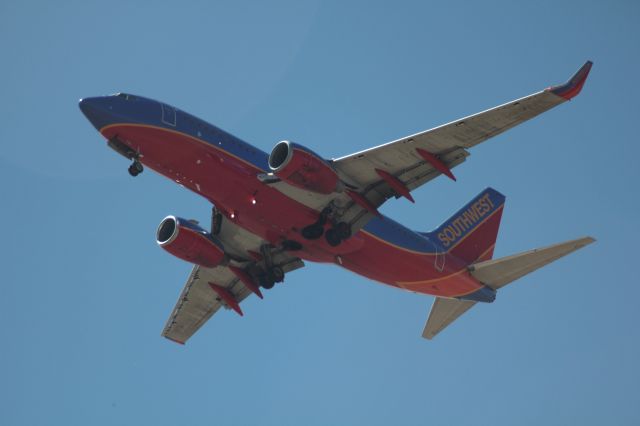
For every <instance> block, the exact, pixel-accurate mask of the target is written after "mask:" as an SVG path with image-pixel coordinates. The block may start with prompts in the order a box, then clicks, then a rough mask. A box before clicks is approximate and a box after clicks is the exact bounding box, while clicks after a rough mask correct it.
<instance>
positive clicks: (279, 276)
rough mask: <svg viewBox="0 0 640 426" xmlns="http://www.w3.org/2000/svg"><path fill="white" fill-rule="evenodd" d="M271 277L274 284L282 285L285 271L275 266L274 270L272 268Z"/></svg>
mask: <svg viewBox="0 0 640 426" xmlns="http://www.w3.org/2000/svg"><path fill="white" fill-rule="evenodd" d="M269 275H270V278H273V281H274V282H277V283H281V282H282V281H284V271H283V270H282V268H281V267H279V266H274V267H273V268H271V271H270V273H269Z"/></svg>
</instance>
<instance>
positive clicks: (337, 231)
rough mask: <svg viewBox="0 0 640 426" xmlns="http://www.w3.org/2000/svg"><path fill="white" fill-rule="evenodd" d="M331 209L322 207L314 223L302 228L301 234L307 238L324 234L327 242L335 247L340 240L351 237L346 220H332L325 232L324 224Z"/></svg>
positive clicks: (312, 238)
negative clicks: (330, 225)
mask: <svg viewBox="0 0 640 426" xmlns="http://www.w3.org/2000/svg"><path fill="white" fill-rule="evenodd" d="M330 214H331V209H330V208H329V207H326V208H324V209H323V210H322V211H321V212H320V217H319V218H318V220H317V221H316V222H315V223H312V224H311V225H308V226H305V227H304V228H302V231H301V234H302V236H303V237H304V238H305V239H307V240H317V239H318V238H320V237H322V235H323V234H324V238H325V240H327V244H329V245H330V246H331V247H337V246H338V245H340V243H341V242H343V241H344V240H347V239H349V238H350V237H351V225H349V224H348V223H347V222H337V223H335V222H333V221H331V222H332V224H333V226H332V227H331V228H330V229H328V230H327V231H326V232H325V230H324V226H325V225H326V223H327V222H328V221H329V220H330V219H329V215H330Z"/></svg>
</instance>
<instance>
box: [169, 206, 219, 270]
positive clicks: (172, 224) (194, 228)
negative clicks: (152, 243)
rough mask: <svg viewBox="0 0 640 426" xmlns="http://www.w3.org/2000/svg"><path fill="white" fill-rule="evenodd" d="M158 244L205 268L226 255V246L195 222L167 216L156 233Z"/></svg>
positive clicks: (212, 265) (210, 266)
mask: <svg viewBox="0 0 640 426" xmlns="http://www.w3.org/2000/svg"><path fill="white" fill-rule="evenodd" d="M156 241H157V242H158V245H159V246H160V247H162V248H163V249H165V250H166V251H168V252H169V253H171V254H172V255H174V256H176V257H178V258H180V259H182V260H186V261H187V262H190V263H195V264H196V265H200V266H204V267H205V268H214V267H216V266H218V265H219V264H220V263H221V262H222V261H223V260H224V257H225V254H224V247H223V246H222V244H221V243H220V242H219V241H218V240H216V239H215V237H213V236H212V235H211V234H210V233H208V232H207V231H205V230H204V229H202V228H201V227H199V226H198V225H196V224H195V223H193V222H191V221H188V220H186V219H182V218H179V217H176V216H167V217H166V218H164V220H163V221H162V222H160V226H158V231H157V233H156Z"/></svg>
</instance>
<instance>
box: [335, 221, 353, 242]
mask: <svg viewBox="0 0 640 426" xmlns="http://www.w3.org/2000/svg"><path fill="white" fill-rule="evenodd" d="M335 229H336V233H337V234H338V236H339V237H340V238H341V239H342V240H348V239H349V238H351V226H349V224H348V223H347V222H340V223H338V224H337V225H336V227H335Z"/></svg>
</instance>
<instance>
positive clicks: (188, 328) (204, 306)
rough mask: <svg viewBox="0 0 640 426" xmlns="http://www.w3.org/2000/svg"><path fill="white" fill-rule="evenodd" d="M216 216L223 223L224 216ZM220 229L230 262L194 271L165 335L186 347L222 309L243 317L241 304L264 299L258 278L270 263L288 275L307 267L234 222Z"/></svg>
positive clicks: (225, 223)
mask: <svg viewBox="0 0 640 426" xmlns="http://www.w3.org/2000/svg"><path fill="white" fill-rule="evenodd" d="M216 216H217V217H218V219H217V220H221V219H220V218H221V216H218V215H214V218H215V217H216ZM213 222H215V220H214V221H213ZM217 228H219V231H218V232H217V235H216V236H217V237H218V238H219V239H220V240H221V241H222V243H223V245H224V247H225V251H227V252H228V255H229V257H230V259H229V261H228V263H227V264H225V265H220V266H217V267H215V268H204V267H200V266H195V267H194V268H193V270H192V271H191V274H190V275H189V278H188V279H187V282H186V284H185V285H184V288H183V289H182V293H181V294H180V297H179V298H178V301H177V303H176V305H175V307H174V308H173V311H172V312H171V315H170V316H169V319H168V320H167V323H166V325H165V327H164V330H163V331H162V335H163V336H164V337H166V338H167V339H169V340H173V341H174V342H177V343H181V344H184V343H185V342H186V341H187V340H188V339H189V338H190V337H191V336H192V335H193V334H194V333H195V332H196V331H198V329H199V328H200V327H202V325H203V324H204V323H205V322H207V320H208V319H209V318H211V317H212V316H213V314H215V313H216V312H218V310H219V309H220V308H221V307H224V308H226V309H233V310H235V311H236V312H238V313H239V314H240V315H242V310H241V309H240V302H242V301H243V300H244V299H246V298H247V297H248V296H250V295H251V294H252V293H254V294H256V295H258V296H259V297H262V294H261V292H260V289H259V288H258V285H257V284H256V283H257V282H258V280H257V276H258V275H259V274H260V273H261V272H262V271H264V270H266V267H267V263H269V264H270V265H273V266H279V267H281V268H282V270H283V271H284V272H285V273H287V272H290V271H293V270H295V269H298V268H301V267H303V266H304V263H303V262H302V260H300V259H299V258H297V257H295V256H291V255H290V254H289V253H288V252H287V251H284V250H283V249H281V248H274V247H271V246H268V245H267V244H266V242H265V241H263V240H261V239H260V238H259V237H257V236H255V235H253V234H251V233H249V232H248V231H246V230H244V229H242V228H240V227H239V226H237V225H235V224H233V223H232V222H229V221H225V222H224V223H223V224H218V225H217ZM212 229H213V227H212ZM259 253H262V254H259Z"/></svg>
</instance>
